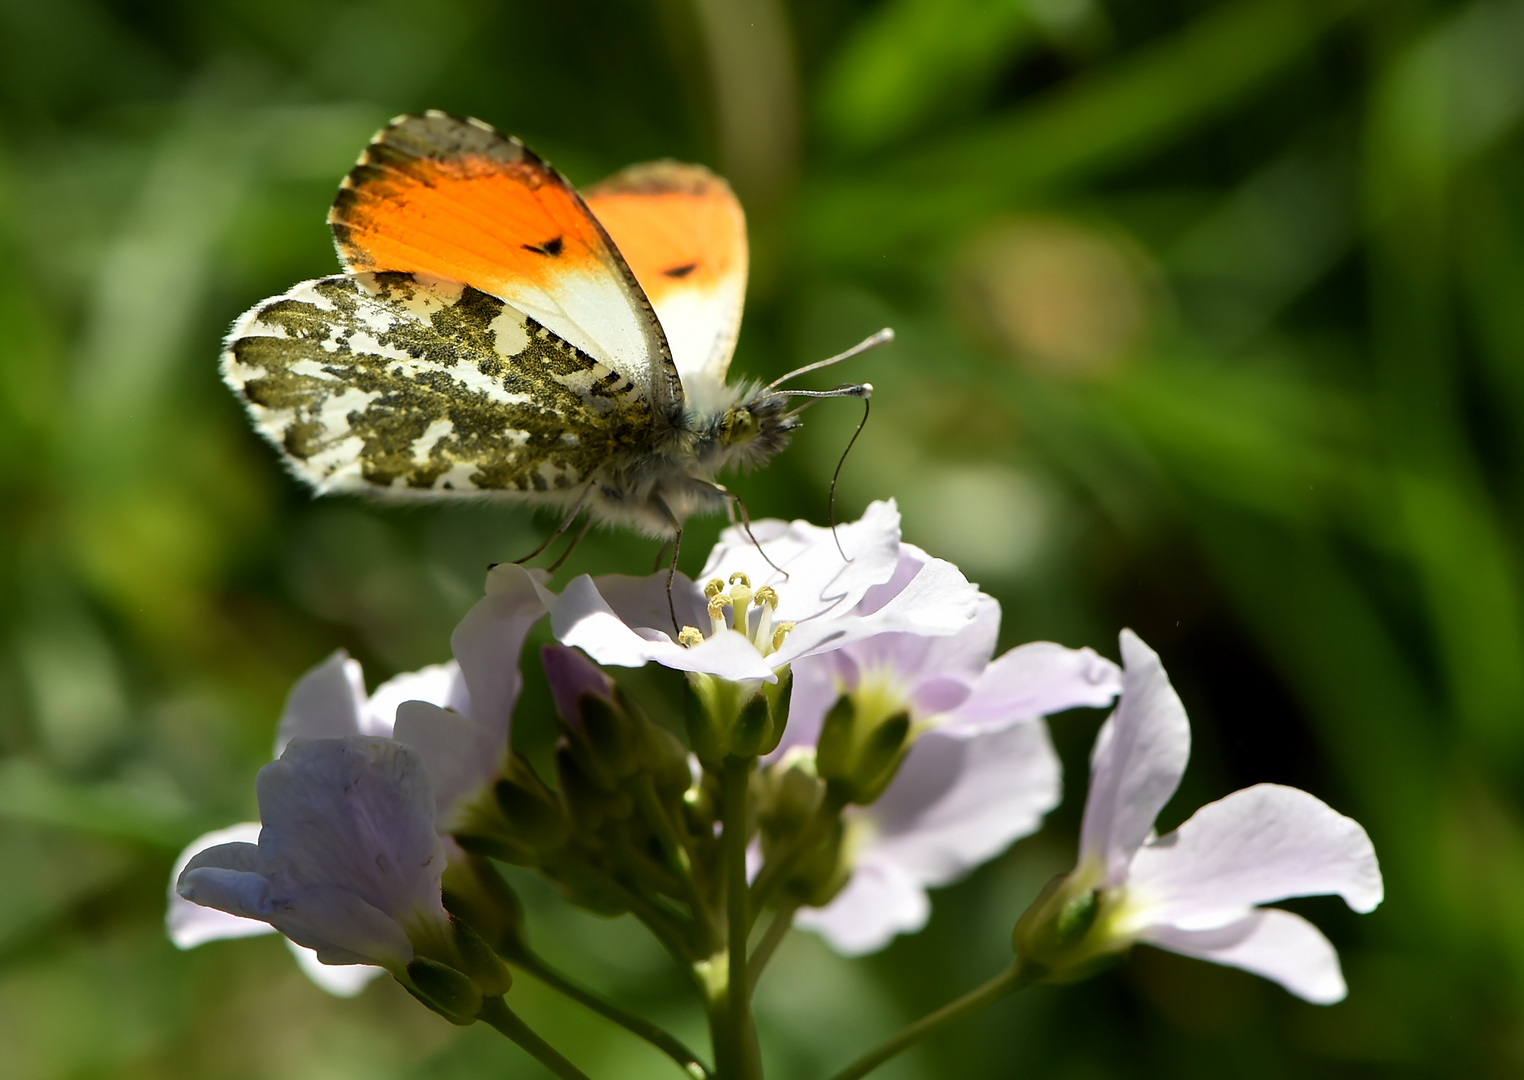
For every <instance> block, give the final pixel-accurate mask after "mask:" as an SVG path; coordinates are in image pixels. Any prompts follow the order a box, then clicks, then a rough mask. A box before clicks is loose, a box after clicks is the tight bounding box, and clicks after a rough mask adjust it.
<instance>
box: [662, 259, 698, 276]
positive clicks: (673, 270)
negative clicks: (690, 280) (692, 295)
mask: <svg viewBox="0 0 1524 1080" xmlns="http://www.w3.org/2000/svg"><path fill="white" fill-rule="evenodd" d="M697 269H698V263H696V262H691V263H683V265H681V266H669V267H667V268H666V269H665V270H663V271H662V272H661V275H662V277H669V278H677V279H678V280H682V279H683V278H685V277H687V276H688V275H689V274H691V273H693V272H694V271H695V270H697Z"/></svg>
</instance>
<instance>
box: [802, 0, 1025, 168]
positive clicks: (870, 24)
mask: <svg viewBox="0 0 1524 1080" xmlns="http://www.w3.org/2000/svg"><path fill="white" fill-rule="evenodd" d="M1036 41H1037V36H1036V34H1035V32H1034V27H1033V24H1032V18H1031V15H1030V13H1029V12H1028V3H1027V0H890V2H889V3H886V4H883V5H882V6H880V7H878V8H877V9H875V10H873V11H871V12H869V13H868V14H867V15H865V16H864V17H863V18H862V19H860V20H858V22H857V23H855V24H854V26H853V28H852V31H851V34H850V36H849V37H848V38H847V40H846V42H845V43H844V44H843V45H842V46H841V48H840V50H839V51H838V52H837V53H836V55H835V57H834V58H833V59H832V62H831V66H830V68H829V69H828V70H827V71H826V72H825V73H824V74H823V75H822V77H821V88H820V91H819V96H818V98H817V107H816V113H817V115H818V116H819V123H820V129H821V134H822V135H823V136H824V137H825V140H826V143H827V150H828V151H829V152H837V153H855V152H861V151H863V150H869V149H874V148H877V147H881V146H884V145H886V144H888V143H890V142H893V141H894V140H896V139H898V138H901V137H903V136H904V135H906V134H907V133H909V132H911V131H915V130H917V129H919V128H921V127H922V126H923V125H924V124H925V123H926V121H928V120H929V119H931V118H933V117H934V116H936V115H937V114H938V113H940V112H943V111H945V110H946V109H947V108H948V107H949V106H951V105H954V104H958V103H961V102H963V101H967V100H969V99H971V98H973V97H975V96H977V95H978V94H979V93H980V92H981V91H982V90H984V89H985V87H986V86H987V85H988V84H989V83H990V82H991V81H992V80H993V79H994V78H995V76H996V75H997V74H998V73H999V71H1000V69H1001V68H1002V67H1004V66H1006V65H1009V64H1011V63H1012V62H1013V61H1015V60H1017V59H1019V58H1020V57H1021V56H1022V55H1023V54H1024V53H1025V52H1026V51H1027V50H1028V49H1029V48H1030V47H1031V46H1032V45H1033V44H1035V42H1036Z"/></svg>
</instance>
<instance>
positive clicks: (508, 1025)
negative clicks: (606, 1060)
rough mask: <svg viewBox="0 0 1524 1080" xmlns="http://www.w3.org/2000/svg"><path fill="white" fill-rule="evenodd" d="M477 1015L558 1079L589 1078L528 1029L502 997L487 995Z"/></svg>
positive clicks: (574, 1079) (576, 1079)
mask: <svg viewBox="0 0 1524 1080" xmlns="http://www.w3.org/2000/svg"><path fill="white" fill-rule="evenodd" d="M477 1018H478V1019H480V1020H481V1021H482V1022H483V1023H485V1024H488V1025H489V1026H491V1027H494V1028H496V1029H497V1030H498V1031H500V1032H502V1033H503V1034H504V1035H506V1036H508V1038H510V1039H512V1040H513V1041H514V1042H516V1043H517V1044H518V1045H519V1046H521V1047H522V1048H523V1049H524V1050H525V1052H527V1053H528V1054H529V1056H530V1057H532V1058H534V1059H535V1060H536V1061H538V1062H539V1063H540V1064H541V1065H544V1066H545V1067H546V1068H547V1069H549V1070H550V1071H551V1072H553V1073H555V1074H556V1075H557V1076H559V1077H560V1078H561V1080H588V1076H587V1074H586V1073H584V1072H583V1071H582V1070H581V1069H579V1068H577V1067H576V1066H575V1065H573V1064H572V1063H571V1062H569V1061H567V1060H566V1059H565V1058H564V1057H562V1056H561V1055H560V1054H558V1053H557V1052H556V1049H555V1047H553V1046H551V1045H550V1043H548V1042H546V1041H545V1040H544V1039H542V1038H540V1037H539V1036H538V1035H536V1034H535V1033H534V1032H533V1031H531V1030H530V1028H529V1025H528V1024H526V1023H524V1021H523V1020H521V1019H520V1018H519V1015H518V1014H517V1013H516V1012H514V1011H513V1010H512V1009H510V1008H509V1007H508V1003H507V1002H506V1001H504V1000H503V999H502V998H500V997H495V998H488V999H487V1000H486V1001H484V1002H482V1011H481V1012H479V1013H477Z"/></svg>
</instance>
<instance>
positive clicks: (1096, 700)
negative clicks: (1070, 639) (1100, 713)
mask: <svg viewBox="0 0 1524 1080" xmlns="http://www.w3.org/2000/svg"><path fill="white" fill-rule="evenodd" d="M1121 689H1122V670H1121V669H1120V668H1119V667H1117V666H1116V665H1115V664H1113V663H1112V662H1111V661H1110V660H1107V659H1106V658H1105V657H1103V656H1101V655H1100V654H1099V653H1097V652H1095V651H1094V650H1093V649H1066V648H1064V646H1062V645H1055V644H1053V643H1052V642H1050V641H1034V642H1032V643H1030V644H1028V645H1019V646H1017V647H1016V648H1014V649H1011V650H1010V651H1009V652H1007V653H1005V654H1004V655H1003V656H1001V657H999V658H998V659H996V660H994V661H993V662H992V663H991V664H990V665H989V666H988V667H987V668H985V669H984V672H983V674H982V675H980V676H979V679H978V681H977V682H975V683H974V687H973V691H972V692H971V693H970V694H969V696H968V698H967V700H965V701H964V702H963V703H962V704H961V705H960V706H959V707H958V708H957V709H956V710H955V711H954V712H952V713H950V714H949V715H948V716H947V718H946V720H945V721H944V723H943V724H942V726H941V727H940V728H939V730H940V731H942V732H943V733H944V734H947V735H959V736H967V735H974V734H977V733H979V732H981V731H988V730H991V729H994V728H999V727H1004V726H1007V725H1010V724H1013V723H1020V722H1021V721H1023V720H1028V719H1031V718H1032V717H1036V716H1047V715H1048V714H1049V713H1056V712H1063V711H1064V710H1065V709H1073V708H1077V707H1081V706H1088V707H1091V708H1096V707H1099V706H1102V705H1107V704H1109V703H1110V702H1111V700H1112V698H1114V697H1116V696H1117V694H1118V693H1119V692H1120V691H1121Z"/></svg>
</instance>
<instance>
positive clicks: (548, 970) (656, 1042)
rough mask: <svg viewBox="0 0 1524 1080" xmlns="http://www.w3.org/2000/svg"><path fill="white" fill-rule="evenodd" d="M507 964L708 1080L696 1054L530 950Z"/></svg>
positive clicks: (510, 958) (706, 1069)
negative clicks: (578, 983)
mask: <svg viewBox="0 0 1524 1080" xmlns="http://www.w3.org/2000/svg"><path fill="white" fill-rule="evenodd" d="M507 959H508V961H509V962H510V963H512V964H516V965H517V966H518V967H520V968H522V969H523V970H524V971H525V972H527V973H528V974H530V975H533V976H534V977H535V978H536V979H539V980H540V981H541V982H542V983H544V984H545V985H546V986H548V987H550V988H551V989H552V990H555V991H557V992H558V993H561V994H564V995H565V996H566V997H569V998H571V999H572V1000H573V1001H575V1002H577V1003H578V1004H580V1005H583V1006H585V1007H587V1008H589V1009H591V1010H592V1011H593V1012H595V1013H597V1014H598V1015H599V1016H602V1017H604V1018H605V1019H607V1020H611V1021H613V1022H614V1023H616V1024H618V1025H619V1026H620V1027H622V1028H624V1029H625V1030H626V1031H628V1032H629V1033H630V1034H632V1035H634V1036H636V1037H637V1038H640V1039H644V1040H645V1041H646V1042H648V1043H650V1044H651V1045H652V1046H654V1047H656V1049H658V1050H660V1051H661V1052H662V1053H664V1054H666V1055H667V1056H668V1057H669V1058H671V1059H672V1060H673V1061H675V1062H677V1065H678V1067H679V1068H680V1069H682V1070H683V1071H684V1072H685V1073H687V1074H688V1075H689V1076H691V1077H694V1078H695V1080H709V1077H710V1072H709V1067H708V1066H706V1065H705V1064H704V1063H703V1062H702V1061H700V1060H699V1059H698V1055H697V1054H695V1053H694V1052H693V1051H692V1050H689V1049H688V1048H687V1047H686V1046H684V1045H683V1044H682V1043H681V1042H679V1041H678V1040H677V1039H676V1038H674V1037H673V1036H671V1035H669V1034H667V1032H665V1031H663V1030H662V1029H661V1028H659V1027H657V1026H656V1025H655V1024H653V1023H651V1022H650V1021H649V1020H645V1019H642V1018H641V1017H639V1016H636V1015H635V1014H634V1013H628V1012H625V1011H624V1010H623V1009H621V1008H620V1007H619V1006H618V1005H615V1004H614V1003H613V1002H611V1001H605V1000H604V999H603V998H601V997H599V996H598V995H597V994H595V993H593V992H592V991H591V990H588V989H586V988H585V987H582V986H578V985H577V984H576V983H574V982H572V981H571V980H570V979H568V978H567V977H566V976H565V975H562V974H561V973H560V972H559V971H557V970H556V969H555V968H553V967H551V966H550V965H549V964H548V963H546V962H545V960H544V959H543V958H541V956H540V955H539V954H538V953H536V952H534V950H532V949H530V948H529V947H527V946H525V947H523V948H520V949H517V950H515V951H514V952H513V954H512V955H510V956H508V957H507Z"/></svg>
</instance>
